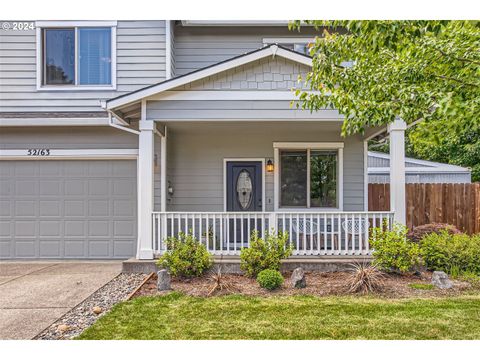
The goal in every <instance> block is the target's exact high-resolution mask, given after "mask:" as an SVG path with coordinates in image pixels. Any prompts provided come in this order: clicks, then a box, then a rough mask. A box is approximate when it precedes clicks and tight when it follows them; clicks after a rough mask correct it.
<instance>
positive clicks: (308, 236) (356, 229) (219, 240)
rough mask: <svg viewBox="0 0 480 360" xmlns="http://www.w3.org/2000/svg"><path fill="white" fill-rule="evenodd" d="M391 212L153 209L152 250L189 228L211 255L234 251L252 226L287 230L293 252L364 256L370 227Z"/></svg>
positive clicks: (367, 251)
mask: <svg viewBox="0 0 480 360" xmlns="http://www.w3.org/2000/svg"><path fill="white" fill-rule="evenodd" d="M385 220H386V223H387V226H388V228H389V229H390V228H391V227H392V223H393V212H374V211H370V212H154V213H153V229H152V230H153V239H154V240H153V242H154V244H153V249H154V251H155V252H156V253H157V254H161V253H163V252H164V251H165V250H166V245H165V239H166V238H168V237H171V236H178V234H179V233H180V232H183V233H192V234H193V235H194V236H195V237H196V238H197V239H198V241H200V242H201V243H202V244H205V246H206V247H207V250H208V251H209V252H210V253H212V254H214V255H239V254H240V251H241V249H242V248H244V247H248V246H249V244H250V235H251V233H252V231H254V230H256V231H258V233H259V236H260V237H264V236H265V234H266V233H267V232H268V231H283V232H286V233H288V234H289V241H290V243H291V244H292V245H293V247H294V251H293V255H369V254H370V253H371V248H370V245H369V234H370V229H371V228H374V227H380V226H381V225H382V224H383V223H384V222H385Z"/></svg>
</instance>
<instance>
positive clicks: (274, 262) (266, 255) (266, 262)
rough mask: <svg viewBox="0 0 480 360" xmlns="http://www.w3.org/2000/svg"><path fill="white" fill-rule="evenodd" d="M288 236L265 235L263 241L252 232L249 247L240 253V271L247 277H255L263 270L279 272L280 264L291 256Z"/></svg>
mask: <svg viewBox="0 0 480 360" xmlns="http://www.w3.org/2000/svg"><path fill="white" fill-rule="evenodd" d="M287 243H288V234H287V233H282V232H279V233H278V235H276V234H275V233H270V232H269V233H268V234H265V239H262V238H260V237H259V236H258V232H257V231H254V232H252V236H251V237H250V247H248V248H243V249H242V251H241V252H240V269H242V270H243V271H245V273H246V274H247V276H250V277H255V276H256V275H257V274H258V273H259V272H260V271H262V270H265V269H272V270H280V262H281V261H282V260H283V259H286V258H287V257H289V256H290V255H291V254H292V251H293V247H292V246H291V245H287Z"/></svg>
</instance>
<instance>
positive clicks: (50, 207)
mask: <svg viewBox="0 0 480 360" xmlns="http://www.w3.org/2000/svg"><path fill="white" fill-rule="evenodd" d="M39 215H40V216H41V217H42V218H43V217H49V216H56V217H58V216H62V200H40V202H39Z"/></svg>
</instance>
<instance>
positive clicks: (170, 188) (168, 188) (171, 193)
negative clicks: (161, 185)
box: [167, 181, 175, 196]
mask: <svg viewBox="0 0 480 360" xmlns="http://www.w3.org/2000/svg"><path fill="white" fill-rule="evenodd" d="M167 192H168V195H170V196H172V195H173V193H174V192H175V190H174V189H173V186H172V183H171V182H170V181H169V182H168V187H167Z"/></svg>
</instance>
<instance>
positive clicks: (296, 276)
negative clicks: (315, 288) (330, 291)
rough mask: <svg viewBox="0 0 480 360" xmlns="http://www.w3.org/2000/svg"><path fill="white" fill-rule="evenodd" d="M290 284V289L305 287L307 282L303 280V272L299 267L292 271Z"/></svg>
mask: <svg viewBox="0 0 480 360" xmlns="http://www.w3.org/2000/svg"><path fill="white" fill-rule="evenodd" d="M290 283H291V284H292V287H294V288H299V289H301V288H304V287H306V286H307V281H306V280H305V271H303V269H302V268H301V267H299V268H296V269H295V270H293V273H292V276H291V278H290Z"/></svg>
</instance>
